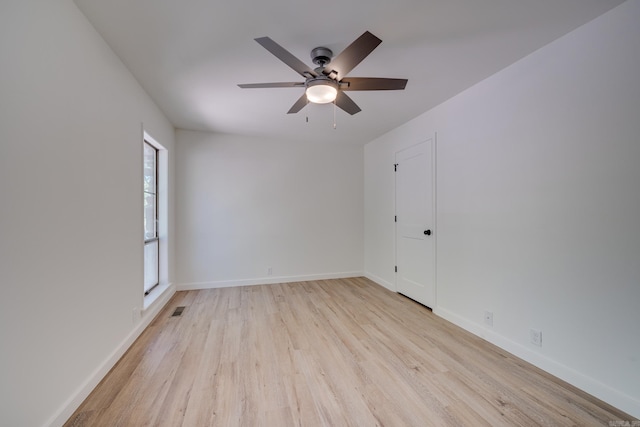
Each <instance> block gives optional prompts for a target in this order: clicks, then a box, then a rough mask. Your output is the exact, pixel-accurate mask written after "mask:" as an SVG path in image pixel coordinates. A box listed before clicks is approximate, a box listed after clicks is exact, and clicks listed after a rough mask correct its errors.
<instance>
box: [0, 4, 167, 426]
mask: <svg viewBox="0 0 640 427" xmlns="http://www.w3.org/2000/svg"><path fill="white" fill-rule="evenodd" d="M0 57H1V58H2V66H1V67H0V206H1V214H0V286H1V291H2V294H1V297H0V346H1V348H2V350H1V351H0V425H3V426H38V425H45V424H47V425H48V424H53V425H59V424H61V423H62V422H64V420H65V419H66V417H67V416H69V415H70V413H69V412H68V411H69V410H73V409H74V405H77V404H78V403H80V400H81V398H82V397H83V393H86V392H88V391H89V390H90V389H91V385H92V381H95V380H96V379H100V376H101V374H103V373H104V372H105V369H106V368H108V364H109V363H110V362H112V361H114V360H115V359H117V357H115V356H117V354H118V352H119V351H121V350H122V349H123V348H124V347H126V346H123V343H124V344H126V343H127V342H128V341H130V340H131V339H132V337H133V336H134V335H135V333H136V332H138V331H139V330H140V327H141V325H144V323H145V322H146V321H148V317H149V313H150V312H151V311H147V312H146V313H145V314H144V315H143V317H142V318H141V319H140V318H138V319H137V320H136V321H134V320H133V311H132V310H133V308H134V307H141V306H142V295H141V292H142V275H143V262H142V253H143V252H142V248H143V246H142V235H143V234H142V197H141V195H142V142H141V141H142V123H144V126H145V129H146V130H147V131H148V132H149V133H150V134H151V135H153V137H154V138H156V139H157V140H158V141H159V142H161V143H162V144H163V145H165V147H167V148H168V149H169V150H173V145H174V141H173V140H174V137H175V136H174V131H173V127H172V126H171V124H170V123H169V122H168V121H167V120H166V119H165V117H164V116H163V115H162V113H161V112H160V111H159V110H158V108H157V107H156V106H155V105H154V104H153V103H152V101H151V100H150V98H149V97H148V96H147V95H146V94H145V93H144V91H143V90H142V89H141V87H140V86H139V85H138V84H137V82H136V81H135V80H134V79H133V77H132V76H131V75H130V73H129V72H128V71H127V70H126V69H125V67H124V66H123V64H122V63H121V62H120V61H119V60H118V58H117V57H116V56H115V55H114V54H113V52H112V51H111V50H110V49H109V48H108V47H107V45H106V44H105V43H104V42H103V40H102V39H101V38H100V37H99V35H98V34H97V33H96V32H95V31H94V29H93V27H91V25H90V24H89V23H88V21H87V20H86V19H85V18H84V16H83V15H82V14H81V13H80V12H79V11H78V9H77V8H76V6H75V5H74V4H73V3H72V2H71V1H70V0H29V1H24V0H4V1H3V2H2V3H1V5H0ZM171 233H172V227H170V229H169V234H171ZM150 310H151V309H150Z"/></svg>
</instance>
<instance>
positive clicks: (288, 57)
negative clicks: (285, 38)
mask: <svg viewBox="0 0 640 427" xmlns="http://www.w3.org/2000/svg"><path fill="white" fill-rule="evenodd" d="M254 40H255V41H257V42H258V43H260V44H261V45H262V47H264V48H265V49H267V50H268V51H269V52H271V53H272V54H274V55H275V57H276V58H278V59H279V60H280V61H282V62H284V63H285V64H287V65H288V66H289V67H291V68H293V69H294V70H295V71H296V72H297V73H298V74H300V75H301V76H302V77H308V75H307V74H310V75H312V76H313V77H317V76H318V74H317V73H316V72H315V71H313V70H312V69H311V68H309V67H308V66H307V65H306V64H305V63H304V62H302V61H300V60H299V59H298V58H296V57H295V56H293V55H292V54H291V53H290V52H289V51H288V50H286V49H285V48H283V47H282V46H280V45H279V44H278V43H276V42H274V41H273V40H271V39H270V38H269V37H260V38H257V39H254Z"/></svg>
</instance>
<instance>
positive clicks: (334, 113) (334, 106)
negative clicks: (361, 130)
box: [333, 99, 337, 130]
mask: <svg viewBox="0 0 640 427" xmlns="http://www.w3.org/2000/svg"><path fill="white" fill-rule="evenodd" d="M336 108H337V107H336V101H335V99H334V100H333V129H334V130H335V129H336V127H337V125H336Z"/></svg>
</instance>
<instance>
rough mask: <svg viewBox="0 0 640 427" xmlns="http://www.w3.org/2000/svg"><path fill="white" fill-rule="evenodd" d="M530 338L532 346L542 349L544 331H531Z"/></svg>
mask: <svg viewBox="0 0 640 427" xmlns="http://www.w3.org/2000/svg"><path fill="white" fill-rule="evenodd" d="M529 336H530V337H531V344H533V345H537V346H538V347H542V331H540V330H538V329H529Z"/></svg>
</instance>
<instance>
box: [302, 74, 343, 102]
mask: <svg viewBox="0 0 640 427" xmlns="http://www.w3.org/2000/svg"><path fill="white" fill-rule="evenodd" d="M305 93H306V94H307V100H308V101H309V102H313V103H314V104H328V103H330V102H333V101H335V99H336V96H337V95H338V84H337V83H336V82H334V81H333V80H330V79H327V78H317V79H313V80H310V81H308V82H307V90H306V92H305Z"/></svg>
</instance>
